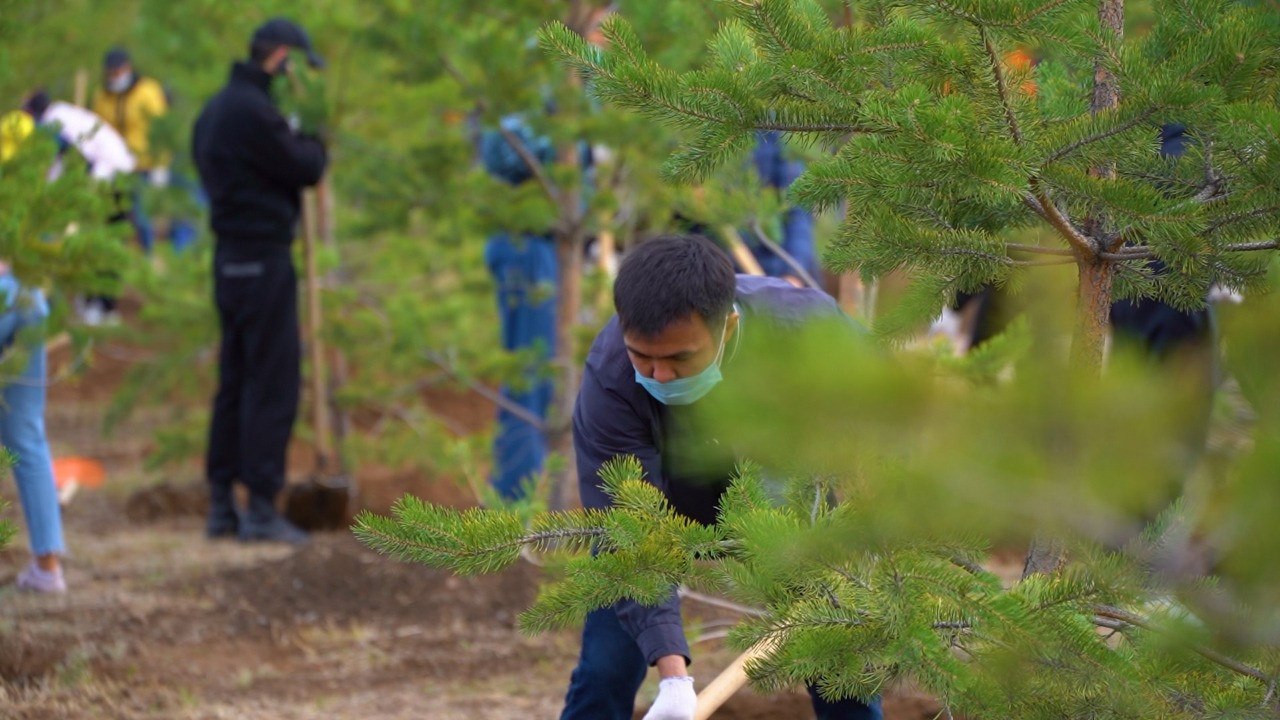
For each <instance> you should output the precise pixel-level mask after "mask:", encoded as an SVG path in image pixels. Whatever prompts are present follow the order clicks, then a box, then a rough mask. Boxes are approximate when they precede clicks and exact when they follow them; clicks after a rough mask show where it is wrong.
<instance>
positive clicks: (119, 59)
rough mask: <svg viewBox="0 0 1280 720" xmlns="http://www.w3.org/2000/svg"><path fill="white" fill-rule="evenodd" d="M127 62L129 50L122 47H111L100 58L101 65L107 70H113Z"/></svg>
mask: <svg viewBox="0 0 1280 720" xmlns="http://www.w3.org/2000/svg"><path fill="white" fill-rule="evenodd" d="M128 62H129V51H128V50H125V49H124V48H122V47H113V48H111V49H110V50H108V51H107V56H106V57H104V58H103V59H102V66H103V67H104V68H106V69H107V70H115V69H116V68H118V67H120V66H121V65H124V64H125V63H128Z"/></svg>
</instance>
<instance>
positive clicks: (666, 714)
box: [644, 676, 698, 720]
mask: <svg viewBox="0 0 1280 720" xmlns="http://www.w3.org/2000/svg"><path fill="white" fill-rule="evenodd" d="M697 707H698V695H697V693H695V692H694V691H693V678H691V677H687V676H683V677H669V678H663V679H662V680H661V681H660V682H659V683H658V699H657V700H654V701H653V705H651V706H650V707H649V712H647V713H645V716H644V720H693V711H694V710H695V709H696V708H697Z"/></svg>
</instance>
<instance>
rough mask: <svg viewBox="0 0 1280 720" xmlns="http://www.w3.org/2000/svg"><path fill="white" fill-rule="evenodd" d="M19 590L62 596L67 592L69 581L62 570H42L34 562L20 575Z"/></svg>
mask: <svg viewBox="0 0 1280 720" xmlns="http://www.w3.org/2000/svg"><path fill="white" fill-rule="evenodd" d="M18 589H19V590H28V591H30V592H38V593H48V594H53V595H61V594H63V593H65V592H66V591H67V579H66V578H65V577H63V575H62V568H58V569H57V570H54V571H53V572H47V571H45V570H41V569H40V567H39V566H38V565H36V562H35V561H34V560H32V561H31V563H30V564H28V565H27V566H26V567H25V568H23V570H22V572H20V573H18Z"/></svg>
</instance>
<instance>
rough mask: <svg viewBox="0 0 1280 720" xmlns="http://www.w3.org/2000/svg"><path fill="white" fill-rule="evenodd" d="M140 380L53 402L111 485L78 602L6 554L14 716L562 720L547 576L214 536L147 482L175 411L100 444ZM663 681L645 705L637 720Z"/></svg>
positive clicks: (380, 504) (914, 705)
mask: <svg viewBox="0 0 1280 720" xmlns="http://www.w3.org/2000/svg"><path fill="white" fill-rule="evenodd" d="M55 360H56V358H55ZM126 367H127V361H126V360H121V359H119V356H117V357H115V358H114V359H113V358H112V357H111V356H110V355H109V353H108V354H103V355H101V356H100V357H98V358H96V361H95V363H94V365H93V369H92V370H91V372H89V373H88V375H87V376H85V377H83V378H81V379H79V380H77V381H75V382H68V383H66V384H60V385H59V386H58V387H55V388H54V389H53V390H52V391H51V400H50V407H49V410H48V413H47V420H48V425H49V434H50V438H51V440H52V442H53V445H54V451H55V455H58V454H78V455H87V456H90V457H95V458H97V459H99V460H100V461H102V462H103V464H104V465H105V467H106V469H107V472H108V475H109V478H110V480H109V482H108V486H107V487H106V488H104V489H102V490H99V491H92V492H82V493H81V494H80V495H78V496H77V497H76V498H75V499H74V501H73V502H72V503H71V504H70V506H69V507H68V508H67V510H66V513H65V516H64V522H65V526H66V532H67V538H68V544H69V546H70V552H71V554H70V557H69V558H68V559H67V562H66V567H67V577H68V582H69V584H70V586H71V592H70V593H69V594H68V595H67V596H65V597H46V596H34V595H28V594H23V593H18V592H16V591H15V590H14V589H13V583H12V581H13V578H14V576H15V575H16V574H17V572H18V571H19V570H20V569H21V567H22V565H23V564H24V563H25V562H26V561H27V552H26V548H25V540H24V536H23V535H21V534H20V535H19V538H18V539H17V541H16V542H14V543H11V545H10V546H9V547H8V548H6V549H4V550H0V719H4V720H10V719H13V720H17V719H22V720H26V719H31V720H35V719H37V718H39V719H42V720H43V719H45V718H67V719H73V718H121V719H126V718H127V719H135V718H165V719H175V720H185V719H190V720H196V719H201V720H203V719H206V718H208V719H213V718H278V719H281V720H310V719H312V718H316V719H319V718H324V719H325V720H332V719H334V718H353V719H355V718H359V719H360V720H367V719H369V718H388V719H394V718H417V719H422V718H430V719H432V720H506V719H508V718H509V719H512V720H514V719H516V718H520V719H521V720H523V719H526V718H555V717H557V716H558V714H559V710H560V703H561V700H562V698H563V693H564V689H565V686H566V684H567V681H568V675H569V672H570V670H571V669H572V666H573V662H574V659H575V657H576V651H577V645H576V643H577V637H576V633H572V632H561V633H553V634H547V635H542V636H538V637H535V638H529V637H525V636H522V635H520V634H519V633H518V632H517V631H516V630H515V629H514V623H515V618H516V615H517V614H518V613H519V612H520V611H521V610H522V609H523V608H525V607H526V606H527V605H528V603H529V602H530V601H531V600H532V599H533V597H534V596H535V594H536V592H537V588H538V584H539V580H540V573H541V571H540V570H539V569H537V568H534V567H532V566H530V565H527V564H525V565H520V566H517V567H516V568H514V569H512V570H511V571H509V572H507V573H505V574H503V575H499V576H492V577H481V578H456V577H453V576H450V575H448V574H446V573H441V572H438V571H434V570H430V569H427V568H422V567H417V566H411V565H407V564H403V563H399V562H396V561H393V560H390V559H387V558H385V557H382V556H380V555H377V554H376V553H374V552H372V551H370V550H368V549H366V548H364V547H363V546H362V545H360V544H359V543H358V542H357V541H356V540H355V539H354V538H353V537H352V536H351V535H350V534H349V533H346V532H338V533H327V534H322V535H317V536H316V537H315V540H314V542H313V543H312V544H310V545H309V546H307V547H304V548H301V549H293V548H288V547H278V546H270V547H262V546H244V545H241V544H239V543H235V542H228V541H222V542H209V541H206V540H204V539H203V537H202V535H201V525H202V518H201V514H202V512H203V510H204V498H203V489H202V487H201V485H200V484H199V482H198V473H197V472H196V471H195V467H196V466H195V465H193V466H192V468H193V469H192V472H191V473H190V476H189V477H182V478H179V477H170V478H169V479H163V478H159V477H153V476H149V475H147V474H146V473H144V472H143V470H142V469H141V465H142V459H143V458H144V457H145V456H146V454H147V452H148V448H149V442H150V432H151V431H152V430H153V429H154V428H155V427H156V426H157V425H158V424H160V423H161V422H163V421H164V416H163V415H161V414H159V413H158V412H147V413H139V414H137V415H136V416H135V417H134V418H133V419H131V420H130V421H129V422H128V425H127V426H125V427H119V428H116V429H115V432H114V433H112V435H111V436H110V437H109V438H104V437H103V436H102V434H101V432H100V428H101V423H102V417H103V412H104V410H105V405H106V402H107V399H108V398H109V397H110V390H111V388H112V387H114V385H115V384H117V383H118V381H119V378H120V376H121V374H122V372H123V371H124V369H125V368H126ZM483 403H484V401H482V400H478V399H471V398H465V397H461V398H452V399H444V400H442V402H441V404H442V405H443V406H446V407H448V408H449V412H456V413H457V417H455V420H456V421H457V422H458V423H461V424H462V425H464V426H466V425H471V426H473V427H474V426H475V424H477V423H483V422H485V419H486V418H488V417H489V415H490V412H491V411H490V409H489V408H488V407H487V406H485V405H484V404H483ZM359 479H360V481H361V484H362V488H363V490H364V494H363V503H364V505H365V506H367V507H370V508H372V509H374V510H377V511H385V510H386V509H387V507H388V506H389V504H390V502H391V501H393V500H394V499H395V498H396V497H398V496H399V495H400V494H401V493H403V492H412V493H414V494H416V495H419V496H422V497H425V498H427V499H431V500H433V501H436V502H441V503H449V504H454V505H466V504H469V502H470V501H469V500H468V497H469V493H468V492H467V491H464V490H463V489H462V488H460V487H458V486H457V485H456V484H454V483H453V482H450V481H433V480H432V479H431V478H426V477H422V476H420V475H416V474H414V473H406V472H397V471H394V470H388V469H386V468H372V469H368V470H366V471H364V472H362V473H360V474H359ZM0 497H4V498H5V499H7V500H9V501H10V504H11V506H12V507H11V508H10V510H9V511H8V512H7V517H9V518H10V519H16V520H19V521H20V513H18V512H17V509H16V500H17V498H16V493H15V491H14V488H13V484H12V483H11V482H8V481H5V482H3V483H0ZM690 605H691V604H690ZM688 610H690V611H692V612H701V611H699V610H698V609H697V608H695V607H692V606H690V607H688ZM716 617H717V616H716V615H714V614H713V611H710V610H708V611H705V612H703V613H702V619H704V620H706V619H714V618H716ZM719 617H723V616H719ZM695 653H696V654H697V656H698V658H697V659H698V662H697V664H696V665H695V670H696V672H697V675H698V677H699V680H700V682H707V681H709V680H710V679H711V678H712V677H714V675H715V674H716V673H718V672H719V671H720V669H721V668H723V667H724V666H725V665H726V664H728V662H729V661H730V660H731V659H732V653H731V652H729V651H727V650H725V649H724V648H722V647H720V646H719V642H718V641H709V642H705V643H699V644H698V645H697V646H695ZM654 682H655V681H654V679H653V678H652V677H651V678H650V680H649V682H648V683H647V684H646V686H645V687H644V688H643V689H642V691H641V694H640V698H639V701H638V708H639V709H638V710H637V713H636V717H637V718H639V717H641V716H642V715H643V708H644V707H645V706H646V705H647V704H648V702H649V701H650V700H651V699H652V697H653V695H654V693H655V685H654ZM885 709H886V717H888V718H891V719H892V720H917V719H923V718H932V717H933V716H934V715H935V713H936V712H937V707H936V705H935V704H934V703H932V702H931V701H930V700H929V699H928V698H924V697H920V696H919V695H916V694H913V693H910V692H905V691H904V692H897V693H893V694H891V695H890V696H889V697H888V698H887V699H886V703H885ZM716 717H717V718H723V719H724V720H734V719H737V720H747V719H750V720H781V719H783V718H788V719H790V718H809V717H812V712H811V710H810V709H809V708H808V702H807V699H806V697H805V696H804V695H803V694H802V693H799V692H797V693H790V694H784V695H781V696H772V697H761V696H757V695H754V694H752V693H750V692H746V691H744V692H742V693H739V695H738V696H737V697H735V698H734V699H733V700H732V701H731V703H730V704H729V705H727V706H725V708H724V709H723V710H722V711H721V712H720V713H718V714H717V715H716Z"/></svg>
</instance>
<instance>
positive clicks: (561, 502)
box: [547, 230, 584, 510]
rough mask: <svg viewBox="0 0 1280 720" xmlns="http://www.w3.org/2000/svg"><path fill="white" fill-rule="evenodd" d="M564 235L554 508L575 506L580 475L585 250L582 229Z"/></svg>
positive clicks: (551, 430)
mask: <svg viewBox="0 0 1280 720" xmlns="http://www.w3.org/2000/svg"><path fill="white" fill-rule="evenodd" d="M566 235H567V236H565V237H562V236H561V234H560V233H557V236H556V260H557V264H558V266H559V276H560V277H559V283H558V285H559V287H558V288H557V294H556V302H557V309H556V355H555V358H554V360H553V361H552V362H553V364H554V366H555V367H556V369H557V370H558V371H559V372H560V378H561V381H560V383H559V386H558V387H557V388H556V400H555V403H554V407H553V411H552V414H551V417H550V418H549V421H550V422H548V423H547V444H548V447H549V449H550V450H551V452H553V453H555V454H557V455H559V456H560V458H561V460H562V461H563V463H564V464H563V469H562V471H561V472H559V473H556V474H555V476H553V477H552V478H551V492H550V497H549V498H548V503H549V505H550V508H551V509H552V510H565V509H567V508H570V507H573V506H574V505H576V504H577V503H576V500H577V497H578V484H577V478H578V474H577V472H576V469H575V463H574V453H573V423H572V419H573V404H574V402H575V401H576V400H577V397H578V365H577V352H576V345H577V343H575V342H574V340H575V337H576V335H577V327H578V315H579V313H580V311H581V307H582V251H583V244H584V243H583V236H582V231H581V230H574V231H572V232H569V233H567V234H566Z"/></svg>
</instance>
